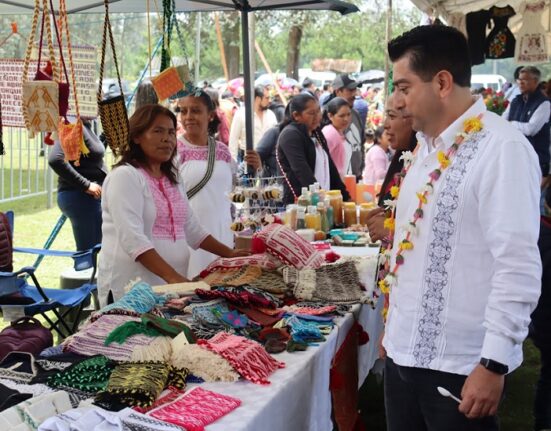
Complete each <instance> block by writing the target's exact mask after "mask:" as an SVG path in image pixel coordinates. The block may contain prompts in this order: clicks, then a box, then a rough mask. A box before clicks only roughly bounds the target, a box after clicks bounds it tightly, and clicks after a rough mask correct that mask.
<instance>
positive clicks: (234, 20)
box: [222, 12, 241, 80]
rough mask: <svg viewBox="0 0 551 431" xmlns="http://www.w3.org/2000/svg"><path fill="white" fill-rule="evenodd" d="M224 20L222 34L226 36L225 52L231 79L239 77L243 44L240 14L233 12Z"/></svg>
mask: <svg viewBox="0 0 551 431" xmlns="http://www.w3.org/2000/svg"><path fill="white" fill-rule="evenodd" d="M224 15H228V16H227V17H226V19H225V20H224V25H223V28H222V34H223V35H224V50H225V51H226V61H227V62H228V74H229V77H230V80H231V79H234V78H237V77H238V76H239V72H241V71H240V70H239V65H240V61H239V60H240V52H241V49H240V44H241V19H240V17H239V12H231V13H229V14H224Z"/></svg>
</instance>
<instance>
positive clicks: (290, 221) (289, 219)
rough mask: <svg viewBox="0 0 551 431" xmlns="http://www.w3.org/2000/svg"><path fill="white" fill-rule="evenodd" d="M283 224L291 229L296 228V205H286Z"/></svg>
mask: <svg viewBox="0 0 551 431" xmlns="http://www.w3.org/2000/svg"><path fill="white" fill-rule="evenodd" d="M285 224H286V225H287V226H289V227H290V228H291V229H293V230H297V205H295V204H291V205H287V209H286V211H285Z"/></svg>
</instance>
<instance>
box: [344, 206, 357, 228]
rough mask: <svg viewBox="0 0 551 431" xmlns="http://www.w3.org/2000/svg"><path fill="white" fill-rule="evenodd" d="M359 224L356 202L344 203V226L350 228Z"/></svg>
mask: <svg viewBox="0 0 551 431" xmlns="http://www.w3.org/2000/svg"><path fill="white" fill-rule="evenodd" d="M357 223H358V218H357V213H356V203H355V202H345V203H344V224H345V225H346V227H350V226H352V225H355V224H357Z"/></svg>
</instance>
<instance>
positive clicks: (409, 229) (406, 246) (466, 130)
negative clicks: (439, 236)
mask: <svg viewBox="0 0 551 431" xmlns="http://www.w3.org/2000/svg"><path fill="white" fill-rule="evenodd" d="M481 117H482V114H481V115H479V116H478V117H473V118H469V119H467V120H465V122H464V123H463V131H462V132H459V133H458V134H457V135H456V137H455V141H454V143H453V144H452V145H451V147H450V148H449V149H448V151H447V152H445V153H444V152H443V151H438V153H437V158H438V162H439V164H440V166H439V167H438V168H436V169H435V170H433V171H432V172H431V173H430V174H429V178H428V181H427V183H425V185H423V187H422V188H421V189H420V190H419V191H418V192H417V198H418V199H419V204H418V206H417V208H416V209H415V211H414V212H413V216H412V217H411V219H410V221H409V222H408V223H407V224H406V225H405V226H403V230H404V231H405V233H406V234H405V237H404V238H403V239H402V240H401V241H400V242H399V244H398V251H397V252H396V261H395V264H394V267H393V268H392V270H391V268H390V259H391V255H392V252H391V250H392V244H393V242H394V232H395V220H396V200H397V198H398V195H399V194H400V186H401V184H402V181H403V180H404V177H405V176H406V174H407V173H408V171H409V168H410V167H411V165H412V164H413V161H414V159H415V156H414V155H413V153H412V152H411V151H405V152H404V153H403V154H402V156H401V157H400V160H403V161H404V167H403V168H402V171H401V172H400V173H399V174H398V175H397V176H396V180H395V184H394V186H392V187H391V189H390V195H391V196H392V199H386V200H385V201H384V206H385V209H386V219H385V221H384V227H385V229H388V231H389V232H390V234H389V237H388V243H387V246H386V248H385V249H384V250H383V251H382V252H381V258H382V268H381V270H380V271H379V289H381V292H382V293H383V294H384V295H385V306H384V310H383V316H384V318H385V320H386V315H387V312H388V306H389V294H390V290H391V289H392V288H393V287H394V286H395V285H396V281H397V275H396V274H397V272H398V270H399V269H400V267H401V266H402V265H403V264H404V263H405V259H404V252H405V251H406V250H411V249H413V241H412V237H413V236H414V235H416V234H417V233H418V227H417V222H418V221H419V220H420V219H422V218H423V206H424V205H426V204H427V202H428V197H429V195H431V194H432V192H433V191H434V183H436V182H437V181H438V180H439V179H440V177H441V176H442V173H443V172H444V171H445V170H446V169H447V168H448V167H449V166H450V164H451V161H452V158H453V157H454V156H455V154H456V153H457V150H458V149H459V146H460V145H461V144H462V143H463V142H465V140H466V139H467V138H469V137H470V135H472V134H474V133H477V132H479V131H480V130H482V127H483V125H482V122H481V120H480V119H481Z"/></svg>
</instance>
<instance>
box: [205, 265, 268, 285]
mask: <svg viewBox="0 0 551 431" xmlns="http://www.w3.org/2000/svg"><path fill="white" fill-rule="evenodd" d="M261 275H262V268H260V266H256V265H245V266H243V267H241V268H233V269H230V270H215V271H212V272H211V273H210V274H208V275H207V276H206V277H205V278H204V279H203V281H204V282H205V283H208V284H209V285H210V286H241V285H243V284H251V283H252V282H253V281H254V280H256V279H257V278H259V277H260V276H261ZM203 290H204V289H203Z"/></svg>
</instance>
